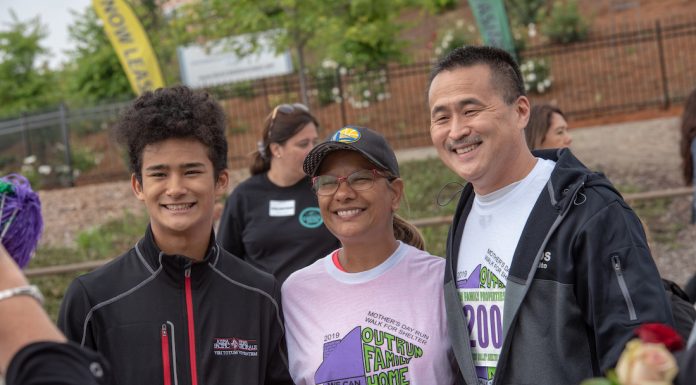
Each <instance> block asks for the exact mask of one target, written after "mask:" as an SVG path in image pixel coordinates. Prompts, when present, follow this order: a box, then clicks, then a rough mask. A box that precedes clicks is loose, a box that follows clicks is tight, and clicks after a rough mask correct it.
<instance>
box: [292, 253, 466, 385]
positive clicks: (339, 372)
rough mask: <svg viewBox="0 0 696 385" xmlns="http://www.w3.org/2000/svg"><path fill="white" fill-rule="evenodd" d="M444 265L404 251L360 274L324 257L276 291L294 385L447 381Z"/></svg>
mask: <svg viewBox="0 0 696 385" xmlns="http://www.w3.org/2000/svg"><path fill="white" fill-rule="evenodd" d="M444 267H445V261H444V259H442V258H440V257H435V256H432V255H430V254H428V253H426V252H423V251H420V250H418V249H416V248H414V247H411V246H409V245H406V244H403V243H400V245H399V247H398V248H397V250H396V251H395V252H394V254H392V255H391V256H390V257H389V258H388V259H387V260H386V261H384V262H383V263H382V264H380V265H379V266H377V267H375V268H373V269H371V270H368V271H364V272H360V273H347V272H344V271H341V270H339V269H338V268H337V267H336V265H335V264H334V263H333V261H332V259H331V255H328V256H326V257H325V258H322V259H320V260H318V261H316V262H315V263H314V264H312V265H310V266H308V267H306V268H304V269H301V270H299V271H297V272H295V273H294V274H292V275H291V276H290V277H289V278H288V279H287V280H286V281H285V283H284V284H283V288H282V299H283V312H284V314H285V324H286V336H287V344H288V359H289V364H290V374H291V376H292V378H293V380H294V381H295V383H296V384H297V385H313V384H325V385H328V384H331V385H333V384H338V385H344V384H345V385H348V384H351V385H370V384H412V385H419V384H421V385H432V384H438V385H449V384H452V383H453V382H454V373H455V372H454V371H455V369H454V368H455V364H454V356H453V354H452V348H451V346H450V343H449V340H448V336H447V324H446V319H445V306H444V302H443V293H442V289H443V283H442V282H443V274H444Z"/></svg>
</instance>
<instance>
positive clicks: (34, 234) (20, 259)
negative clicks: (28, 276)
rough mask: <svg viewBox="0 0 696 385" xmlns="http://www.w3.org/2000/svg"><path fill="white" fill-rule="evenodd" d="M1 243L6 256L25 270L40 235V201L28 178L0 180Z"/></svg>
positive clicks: (41, 222)
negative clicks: (10, 257)
mask: <svg viewBox="0 0 696 385" xmlns="http://www.w3.org/2000/svg"><path fill="white" fill-rule="evenodd" d="M0 207H2V213H1V215H0V240H1V241H2V245H3V246H4V247H5V249H6V250H7V252H8V253H9V254H10V255H11V256H12V258H13V259H14V260H15V261H16V262H17V264H18V265H19V267H21V268H24V267H25V266H26V265H27V264H28V263H29V259H30V258H31V256H32V254H33V252H34V250H35V249H36V245H37V244H38V242H39V238H40V237H41V232H42V231H43V217H42V216H41V201H40V200H39V195H38V194H37V193H35V192H34V191H33V190H32V189H31V185H30V184H29V181H28V180H27V178H25V177H24V176H22V175H19V174H10V175H7V176H4V177H2V178H0Z"/></svg>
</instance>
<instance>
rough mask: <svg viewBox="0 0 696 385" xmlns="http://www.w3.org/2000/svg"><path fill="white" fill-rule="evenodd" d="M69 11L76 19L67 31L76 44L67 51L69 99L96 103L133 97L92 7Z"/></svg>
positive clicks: (116, 57)
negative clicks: (80, 10)
mask: <svg viewBox="0 0 696 385" xmlns="http://www.w3.org/2000/svg"><path fill="white" fill-rule="evenodd" d="M72 12H73V14H74V15H75V16H76V17H75V18H74V20H75V22H74V24H72V25H70V26H69V27H68V31H69V35H70V39H71V40H72V41H73V42H74V43H76V46H75V49H74V50H72V51H69V52H68V55H69V58H70V61H69V62H68V64H67V67H66V69H65V72H66V75H67V76H66V77H67V79H68V80H67V90H68V94H69V95H70V98H71V99H73V100H76V101H78V102H97V101H101V100H116V99H123V98H126V97H132V96H133V95H134V94H133V91H132V90H131V86H130V84H129V83H128V78H127V77H126V74H125V73H124V72H123V69H122V68H121V63H120V62H119V60H118V56H117V55H116V51H114V49H113V47H112V46H111V43H110V42H109V39H108V38H107V37H106V34H105V33H104V29H103V27H102V24H101V21H100V20H99V18H98V17H97V14H96V13H95V12H94V9H92V7H88V8H86V9H85V11H84V12H83V13H78V12H75V11H72Z"/></svg>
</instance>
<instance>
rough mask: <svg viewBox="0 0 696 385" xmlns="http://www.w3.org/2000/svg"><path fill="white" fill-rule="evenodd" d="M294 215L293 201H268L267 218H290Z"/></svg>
mask: <svg viewBox="0 0 696 385" xmlns="http://www.w3.org/2000/svg"><path fill="white" fill-rule="evenodd" d="M293 215H295V200H289V201H274V200H271V201H268V216H270V217H291V216H293Z"/></svg>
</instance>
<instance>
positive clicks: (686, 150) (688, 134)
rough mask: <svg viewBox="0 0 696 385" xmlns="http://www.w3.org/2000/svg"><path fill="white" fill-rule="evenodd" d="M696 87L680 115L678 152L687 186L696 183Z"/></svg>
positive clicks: (695, 209) (695, 216)
mask: <svg viewBox="0 0 696 385" xmlns="http://www.w3.org/2000/svg"><path fill="white" fill-rule="evenodd" d="M694 139H696V89H694V90H693V91H691V93H690V94H689V96H688V97H687V98H686V102H685V103H684V112H683V113H682V117H681V141H680V153H681V158H682V175H683V176H684V182H685V183H686V185H687V186H695V183H696V140H694ZM691 224H696V191H694V194H693V199H692V201H691Z"/></svg>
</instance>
